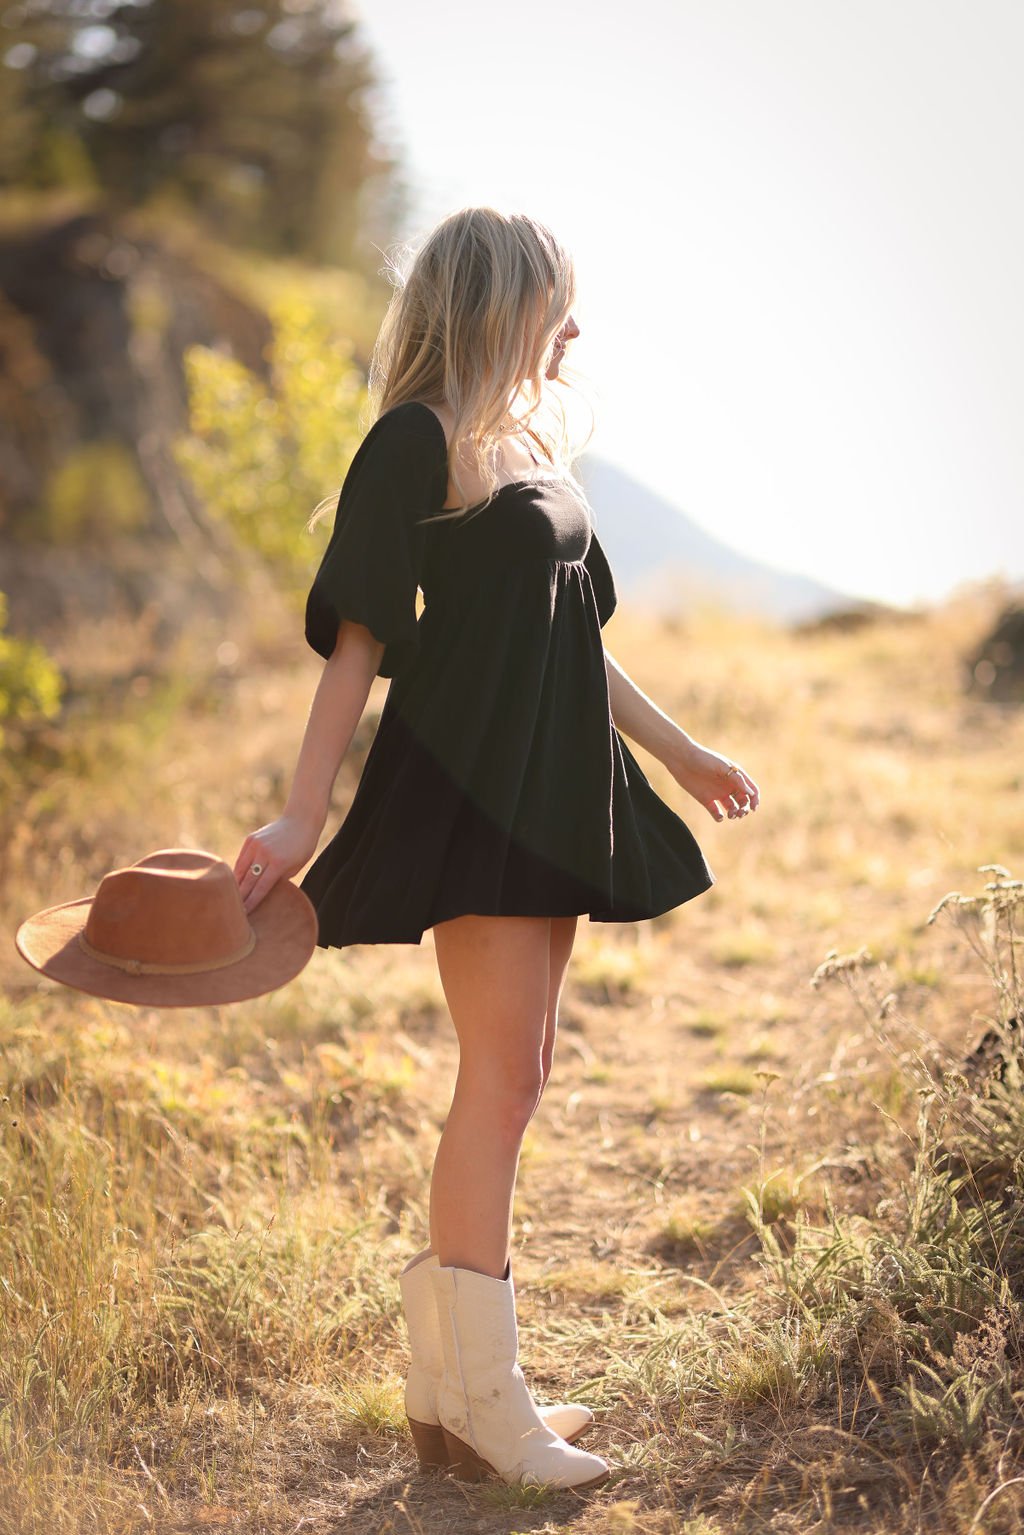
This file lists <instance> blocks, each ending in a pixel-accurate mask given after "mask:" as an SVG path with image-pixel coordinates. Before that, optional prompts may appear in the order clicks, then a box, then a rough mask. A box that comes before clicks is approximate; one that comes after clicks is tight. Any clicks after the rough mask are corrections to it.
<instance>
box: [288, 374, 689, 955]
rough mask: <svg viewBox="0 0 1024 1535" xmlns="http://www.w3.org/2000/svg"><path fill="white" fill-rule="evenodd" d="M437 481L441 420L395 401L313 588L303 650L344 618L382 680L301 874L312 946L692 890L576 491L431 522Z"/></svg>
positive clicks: (551, 486) (620, 908)
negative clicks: (609, 666) (330, 827)
mask: <svg viewBox="0 0 1024 1535" xmlns="http://www.w3.org/2000/svg"><path fill="white" fill-rule="evenodd" d="M447 486H448V466H447V451H446V444H445V434H444V430H443V428H442V426H441V423H440V421H439V419H438V417H437V416H436V415H435V414H434V412H433V411H432V410H430V408H429V407H428V406H426V405H422V404H420V403H419V402H412V401H410V402H408V403H406V404H403V405H398V406H395V407H393V408H392V409H391V410H389V411H387V412H386V413H385V414H384V415H383V416H381V417H380V418H379V420H378V421H376V422H375V423H374V425H373V426H372V427H371V429H370V431H369V432H368V433H367V434H366V437H365V438H364V439H363V441H362V443H361V444H360V446H359V449H358V451H357V452H356V455H355V457H354V458H353V460H352V464H351V466H350V468H349V471H348V475H347V476H346V479H345V483H344V485H343V486H342V490H341V495H340V498H339V502H338V510H337V515H336V518H335V524H334V530H333V532H332V534H331V539H330V542H329V544H328V546H327V549H326V550H325V552H324V556H323V559H322V561H321V564H320V568H319V569H318V571H317V573H316V576H315V578H314V580H313V585H312V588H311V590H310V592H309V597H308V600H307V605H306V639H307V640H308V642H309V644H310V645H311V646H312V647H313V649H314V650H315V651H317V653H318V654H319V655H321V656H324V657H328V656H330V655H331V653H332V651H333V649H334V645H335V641H336V638H337V633H338V624H339V622H340V620H341V619H343V618H348V619H352V620H355V621H356V622H358V623H361V624H365V625H366V627H367V628H368V629H370V630H371V631H372V633H373V634H374V635H375V636H376V637H377V639H378V640H380V641H381V642H382V643H383V644H384V645H385V650H384V654H383V657H382V659H381V664H380V669H379V675H380V676H382V677H390V678H391V679H392V681H391V686H390V688H389V690H388V695H387V699H386V701H385V704H384V708H383V710H382V712H381V717H380V721H379V724H378V727H377V733H376V735H375V737H374V740H373V743H372V745H371V747H370V750H369V753H368V755H367V758H366V762H365V764H364V767H363V772H362V776H361V778H360V780H359V784H358V787H357V789H356V793H355V795H354V797H353V800H352V804H351V806H350V808H349V811H348V814H347V815H346V816H345V818H344V820H343V821H342V823H341V825H340V826H339V828H338V830H337V831H336V832H335V834H334V836H333V837H332V838H331V840H330V841H329V842H328V843H327V845H326V846H325V847H324V848H323V850H322V851H321V852H320V854H319V855H318V856H317V858H316V859H315V860H314V862H313V863H312V864H311V865H310V867H309V869H308V870H307V872H306V874H305V877H304V878H303V880H302V889H303V890H304V891H305V892H306V894H307V895H308V896H309V897H310V899H311V900H312V901H313V904H314V905H315V907H316V909H317V913H318V917H319V940H318V941H319V943H320V945H321V947H323V948H328V947H336V948H341V947H343V946H344V945H346V944H353V943H419V942H420V940H421V939H422V937H423V933H424V931H425V930H426V929H427V928H429V927H431V926H432V925H433V924H434V923H435V922H441V921H444V920H445V919H446V918H448V917H456V916H460V915H462V914H464V913H468V912H476V913H480V914H484V915H492V916H494V915H504V916H565V915H570V914H572V913H581V914H582V913H586V914H587V915H589V917H590V919H591V920H592V921H595V922H635V921H638V920H642V919H644V918H648V917H654V916H657V915H659V914H660V913H661V912H664V911H668V910H669V909H671V908H672V907H675V906H679V905H681V904H682V903H683V902H684V901H688V900H690V899H691V898H692V897H693V896H696V895H700V894H701V893H702V892H703V891H705V890H707V889H708V888H709V887H710V886H711V885H712V883H713V882H714V878H713V875H712V873H711V871H710V869H709V868H708V865H707V863H706V861H705V859H704V857H703V855H702V853H701V850H700V848H699V847H698V846H697V843H696V841H695V840H694V838H693V835H692V833H691V832H690V830H689V828H688V827H687V826H686V824H685V823H684V822H683V821H682V820H681V819H680V817H679V816H678V815H676V813H675V812H674V811H673V810H672V809H671V808H670V807H669V806H668V805H666V804H665V802H664V801H663V800H662V799H660V798H659V797H658V795H657V794H656V793H655V792H654V790H653V789H652V787H651V785H650V784H649V783H648V781H647V779H646V778H645V776H644V774H643V771H642V770H641V768H640V765H639V763H638V762H637V760H636V758H635V757H634V756H633V754H632V752H631V751H630V750H629V747H628V746H627V745H626V742H625V741H624V740H623V738H622V736H621V735H620V734H619V732H618V730H617V729H616V728H615V725H614V722H613V720H612V718H611V711H610V707H609V701H608V679H607V674H606V672H605V658H604V648H603V644H602V638H601V628H602V626H603V625H604V624H605V623H606V622H607V620H608V619H609V618H610V617H611V615H612V613H613V612H614V610H615V605H616V600H617V599H616V592H615V583H614V580H613V578H612V573H611V570H610V569H609V567H608V562H607V560H606V559H605V555H604V551H603V550H602V548H601V545H600V544H599V542H598V540H597V535H596V534H595V533H594V531H593V526H592V522H591V512H590V508H589V506H588V505H587V503H586V501H585V500H582V499H581V498H580V496H579V493H578V492H577V491H576V490H575V489H574V487H573V486H572V485H571V484H570V483H569V482H568V481H567V480H565V479H563V478H558V477H555V476H553V475H552V476H548V477H547V478H546V479H541V480H533V481H531V482H526V481H517V482H516V483H514V484H511V485H505V486H503V487H502V488H501V490H500V491H499V492H498V494H497V496H496V498H495V499H494V500H493V501H492V502H491V504H490V505H489V506H487V507H485V508H484V509H483V510H482V511H479V512H476V513H473V514H471V515H470V516H469V518H468V520H466V521H462V520H460V519H455V520H445V521H441V522H436V523H433V524H432V522H431V518H432V517H433V515H434V514H435V513H436V512H438V511H440V509H441V507H442V506H443V503H444V501H445V499H446V497H447ZM417 587H419V588H420V589H421V590H422V592H423V600H424V610H423V612H422V614H421V615H420V617H419V619H418V620H417V617H416V610H415V602H416V591H417Z"/></svg>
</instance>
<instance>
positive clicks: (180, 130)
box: [0, 0, 405, 275]
mask: <svg viewBox="0 0 1024 1535" xmlns="http://www.w3.org/2000/svg"><path fill="white" fill-rule="evenodd" d="M0 50H2V53H0V187H19V188H38V189H44V188H55V187H69V188H81V189H90V188H91V189H100V190H102V194H103V197H104V200H105V201H106V203H107V205H108V206H109V207H111V208H112V209H115V210H116V209H125V208H134V207H138V206H139V205H141V204H144V203H150V202H152V201H153V200H154V199H157V198H159V199H161V200H163V201H164V202H165V203H170V204H172V205H173V204H179V205H183V206H185V207H187V208H188V209H190V210H192V211H193V212H195V213H196V214H197V215H198V216H199V217H200V218H201V219H202V221H203V222H204V223H205V224H206V225H207V227H209V228H211V229H216V230H217V231H218V233H219V235H220V237H221V238H223V239H225V240H227V241H229V242H230V243H233V244H238V245H244V246H249V247H252V248H253V249H256V250H261V251H265V252H267V253H272V254H282V255H288V256H293V257H295V256H300V257H305V258H308V259H309V260H311V261H314V262H317V263H334V264H336V265H339V266H344V267H355V268H356V269H358V270H362V271H363V272H365V273H366V274H367V275H369V274H370V273H372V271H374V270H375V262H374V261H373V260H372V259H370V257H372V256H373V255H374V254H375V253H374V252H373V249H372V247H373V245H374V244H384V243H385V242H386V241H387V239H388V238H390V236H391V233H392V231H393V229H394V227H395V225H396V222H397V219H398V218H399V216H400V214H401V211H402V206H403V199H404V196H405V192H404V189H403V187H402V185H401V183H400V180H399V177H398V174H397V173H398V166H397V164H396V161H395V159H394V158H393V156H392V155H391V154H390V152H389V151H388V150H387V149H386V147H385V146H384V145H382V144H381V143H380V142H379V138H378V132H377V124H376V114H377V111H378V106H377V102H376V97H375V89H376V85H377V80H376V75H375V72H374V65H373V60H372V57H371V55H370V53H369V51H368V49H367V48H366V46H365V45H364V43H363V42H362V41H361V38H360V35H359V31H358V28H357V26H356V24H355V22H354V20H353V19H352V17H351V16H350V15H349V14H348V12H347V8H346V6H345V5H344V4H341V3H339V0H259V3H258V4H245V3H239V0H21V3H17V0H15V3H13V4H8V5H7V6H6V7H5V9H4V11H3V15H2V17H0ZM367 252H369V253H370V256H368V255H367Z"/></svg>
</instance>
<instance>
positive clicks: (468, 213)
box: [310, 207, 593, 525]
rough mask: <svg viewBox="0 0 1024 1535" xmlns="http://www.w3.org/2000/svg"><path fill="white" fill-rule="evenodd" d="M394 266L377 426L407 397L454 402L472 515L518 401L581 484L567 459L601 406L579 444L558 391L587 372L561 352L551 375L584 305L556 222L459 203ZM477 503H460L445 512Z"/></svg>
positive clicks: (536, 432)
mask: <svg viewBox="0 0 1024 1535" xmlns="http://www.w3.org/2000/svg"><path fill="white" fill-rule="evenodd" d="M406 249H407V253H408V252H409V248H406ZM387 261H388V265H387V266H386V268H385V272H386V273H387V275H388V277H389V279H390V281H391V283H392V285H393V287H394V289H395V292H394V294H393V296H392V299H391V302H390V304H389V305H388V309H387V312H386V314H385V316H384V320H383V322H382V324H381V327H380V331H379V332H378V335H377V340H376V342H375V344H374V348H373V353H372V356H371V358H370V368H369V380H368V385H369V399H370V412H371V416H370V422H369V425H372V424H373V422H375V421H376V420H378V419H379V418H380V417H381V416H382V415H383V414H384V413H385V411H387V410H390V409H391V408H392V407H393V406H396V405H401V404H403V403H405V402H406V401H409V400H418V401H421V402H422V403H424V404H426V405H447V406H449V407H450V408H451V410H452V414H453V418H454V419H453V422H452V432H451V440H450V441H449V444H448V462H449V473H450V476H451V480H452V484H453V486H454V488H455V492H456V494H457V496H458V498H459V500H460V502H464V501H465V500H466V480H465V478H464V469H463V465H466V464H468V466H469V467H470V469H471V470H472V473H473V476H474V478H475V479H476V481H477V482H478V483H480V484H482V485H483V486H484V487H485V489H486V500H485V501H484V502H481V503H477V504H476V506H475V507H474V508H473V510H477V509H478V510H483V508H484V507H485V506H487V505H489V504H490V501H491V500H492V498H493V496H494V495H495V493H496V492H497V490H498V488H499V480H498V472H497V466H498V463H499V451H500V442H501V438H502V437H503V436H505V435H507V429H506V431H505V432H502V431H501V427H502V424H503V423H504V422H506V421H507V420H508V418H509V416H510V412H515V411H516V408H517V406H518V413H517V414H514V415H513V417H512V419H513V420H514V422H515V425H514V427H513V430H520V431H521V430H528V431H529V432H530V434H531V436H533V438H534V440H535V441H536V442H537V443H538V444H539V446H540V447H541V449H542V451H543V453H544V455H545V457H546V458H547V459H548V461H549V463H550V464H551V465H552V467H553V468H554V469H556V470H557V471H558V473H559V474H562V475H564V476H565V478H566V479H568V480H571V481H572V483H573V484H574V485H576V488H577V489H579V490H582V486H581V485H580V484H579V481H578V480H576V479H575V477H574V476H573V475H572V473H571V471H570V465H571V463H572V462H573V460H574V459H575V458H576V457H578V455H579V453H580V451H581V450H582V447H583V446H584V445H585V443H586V442H587V441H589V439H590V436H591V435H592V433H593V412H591V427H590V432H589V433H588V434H587V436H586V437H585V438H584V439H583V441H582V442H578V441H574V440H573V437H572V429H571V427H570V423H569V418H568V415H567V412H566V410H565V406H564V403H563V401H562V399H561V398H560V397H559V391H558V389H557V388H554V387H552V386H553V385H554V384H555V383H557V384H558V385H560V386H561V388H562V389H563V390H564V389H570V390H573V391H574V392H578V389H577V384H576V382H575V381H576V379H578V377H579V375H577V374H575V373H574V372H573V370H572V369H569V368H567V367H566V364H565V362H564V358H563V362H562V365H561V367H560V370H559V378H558V380H557V381H556V380H548V379H546V378H545V376H544V375H545V372H546V370H547V368H548V366H549V364H550V361H551V348H552V345H553V342H554V339H555V337H556V335H557V334H558V332H559V330H560V329H561V328H562V326H563V325H564V324H565V322H566V320H567V319H568V317H569V314H570V311H571V310H572V307H573V305H574V304H575V302H576V271H575V267H574V265H573V261H572V257H571V256H570V255H569V253H568V251H567V250H566V249H565V248H564V246H562V245H561V244H560V243H559V242H558V241H557V240H556V239H555V236H554V235H553V234H552V233H551V231H550V229H548V228H547V227H546V225H544V224H541V223H539V222H538V221H537V220H536V219H533V218H530V217H529V215H527V214H525V213H511V214H504V213H500V212H499V211H498V210H497V209H495V208H489V207H483V208H461V209H459V210H458V211H457V212H455V213H451V214H449V215H448V217H447V218H445V219H443V220H442V221H441V223H440V224H438V225H437V226H436V227H435V228H434V229H433V230H432V231H431V233H430V234H429V235H428V236H427V237H426V239H425V240H424V242H423V244H422V245H421V247H420V249H419V250H418V251H417V252H415V254H414V255H413V257H412V260H411V263H410V264H409V265H408V267H407V270H403V267H402V265H401V264H400V262H399V260H398V259H396V257H395V256H389V257H388V258H387ZM563 374H564V375H565V376H564V377H563ZM469 510H470V508H469V507H468V506H467V505H459V506H457V507H453V508H449V509H448V510H447V511H445V512H444V513H439V514H438V516H439V517H442V516H443V517H460V516H464V515H466V513H467V512H468V511H469ZM315 517H316V513H314V520H315ZM310 525H312V523H311V524H310Z"/></svg>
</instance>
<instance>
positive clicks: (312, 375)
mask: <svg viewBox="0 0 1024 1535" xmlns="http://www.w3.org/2000/svg"><path fill="white" fill-rule="evenodd" d="M268 310H269V312H270V316H271V320H272V323H273V327H274V340H273V343H272V345H271V357H270V362H271V368H272V384H271V387H270V388H268V387H267V386H266V385H265V384H264V383H263V382H262V380H261V379H259V378H258V377H256V375H255V374H252V373H250V372H249V371H248V369H247V368H245V367H244V366H243V365H242V364H241V363H239V362H237V361H236V360H235V359H234V358H231V357H227V356H225V355H223V354H222V353H220V352H216V351H212V350H211V349H210V348H208V347H202V346H193V347H190V348H189V349H188V350H187V351H186V353H185V370H186V378H187V382H188V391H189V425H190V430H189V432H188V433H186V434H184V435H183V436H182V437H180V438H179V439H178V441H177V443H176V444H175V450H174V451H175V458H176V460H177V462H178V464H179V465H180V466H181V468H182V469H183V470H184V471H185V472H186V473H187V474H188V476H189V477H190V479H191V481H192V483H193V485H194V487H195V489H196V492H197V493H198V495H199V496H200V497H201V498H202V500H203V502H204V504H205V506H206V509H207V511H208V512H209V513H210V514H211V515H212V516H213V517H216V518H217V519H219V520H220V521H222V522H223V523H225V524H226V525H227V526H228V527H230V528H231V529H232V530H233V531H234V532H235V533H236V534H237V535H238V537H239V538H240V539H241V540H242V541H243V543H245V544H246V545H247V546H248V547H250V548H252V549H254V550H256V552H257V553H258V554H260V555H262V556H263V557H264V558H266V559H267V560H268V561H270V562H272V563H273V564H274V566H275V567H276V568H277V572H278V574H279V576H280V579H281V583H282V586H283V588H284V589H285V590H286V591H290V592H291V593H292V594H293V595H295V596H297V595H298V594H299V592H302V593H303V594H304V593H305V591H306V589H307V588H308V586H309V578H310V574H311V571H312V568H313V567H314V566H315V563H316V561H317V559H318V558H319V554H320V553H321V552H322V550H323V547H324V545H325V544H326V542H327V536H328V534H329V532H330V527H331V521H330V518H326V519H324V520H323V521H322V522H320V523H319V524H318V526H317V527H316V529H315V530H314V533H313V535H312V536H311V534H310V533H309V532H308V531H307V523H308V520H309V517H310V515H311V514H312V512H313V510H314V508H315V507H316V506H317V505H318V504H319V503H320V502H322V501H323V500H324V498H325V497H327V498H330V497H331V496H332V495H333V496H337V493H338V491H339V490H340V488H341V483H342V480H343V478H344V475H345V472H346V470H347V468H348V465H349V463H350V461H351V459H352V456H353V454H354V453H355V450H356V448H357V447H358V445H359V442H360V440H361V438H362V436H363V428H362V425H361V420H360V417H361V412H362V411H363V410H364V408H365V404H366V389H365V383H364V379H363V375H362V373H361V371H360V370H359V368H358V367H357V366H356V364H355V363H354V361H353V357H352V344H351V342H349V341H348V340H347V339H346V338H344V337H342V336H340V335H339V334H338V332H337V331H336V329H335V327H334V326H333V325H332V323H331V321H330V319H329V318H327V317H325V315H324V313H323V309H322V305H318V304H317V303H315V302H312V301H310V300H308V299H307V298H305V297H303V296H302V295H300V294H298V293H296V292H295V291H289V292H286V293H284V294H279V295H277V296H276V297H275V298H274V299H272V300H270V301H269V302H268Z"/></svg>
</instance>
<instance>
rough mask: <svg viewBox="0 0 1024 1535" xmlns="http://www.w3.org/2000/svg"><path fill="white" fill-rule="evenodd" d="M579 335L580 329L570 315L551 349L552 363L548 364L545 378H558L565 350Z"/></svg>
mask: <svg viewBox="0 0 1024 1535" xmlns="http://www.w3.org/2000/svg"><path fill="white" fill-rule="evenodd" d="M579 333H580V328H579V326H578V325H577V324H576V321H575V320H574V319H573V317H572V315H571V314H570V315H569V317H568V319H567V320H566V322H565V324H564V325H563V326H562V328H561V330H560V331H559V332H558V335H557V336H556V337H555V339H554V343H553V345H552V348H551V361H550V362H549V363H548V365H547V368H546V370H545V373H544V377H545V378H557V377H558V369H559V367H560V366H561V362H562V358H563V357H564V356H565V349H566V347H567V345H568V344H569V342H570V341H573V340H575V338H576V337H577V336H578V335H579Z"/></svg>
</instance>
